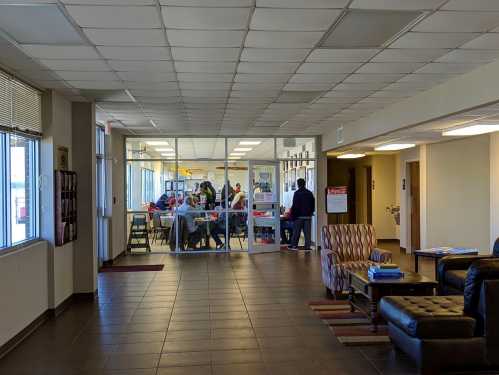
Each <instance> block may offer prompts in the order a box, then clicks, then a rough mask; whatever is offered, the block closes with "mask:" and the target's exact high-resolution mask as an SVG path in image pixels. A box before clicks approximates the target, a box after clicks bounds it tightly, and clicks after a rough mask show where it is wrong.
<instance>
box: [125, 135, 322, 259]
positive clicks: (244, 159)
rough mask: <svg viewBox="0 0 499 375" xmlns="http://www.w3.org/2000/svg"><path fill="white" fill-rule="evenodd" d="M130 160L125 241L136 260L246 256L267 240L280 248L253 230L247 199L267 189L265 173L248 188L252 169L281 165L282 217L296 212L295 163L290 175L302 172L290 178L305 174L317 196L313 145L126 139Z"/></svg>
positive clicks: (278, 199)
mask: <svg viewBox="0 0 499 375" xmlns="http://www.w3.org/2000/svg"><path fill="white" fill-rule="evenodd" d="M126 158H127V163H126V189H127V191H126V194H125V196H126V197H127V226H128V233H127V235H128V243H129V250H131V251H133V252H149V251H151V252H155V251H157V252H167V251H168V252H169V251H176V252H180V251H196V252H202V251H247V250H249V249H250V247H251V246H252V244H254V243H255V241H256V242H262V241H263V242H265V241H266V240H267V239H266V236H268V237H270V236H272V238H273V241H278V240H280V238H279V237H277V236H278V235H279V234H277V236H276V234H275V233H273V234H272V235H270V234H269V233H267V232H268V231H267V232H266V231H259V230H255V231H251V230H250V228H249V223H248V218H249V217H250V216H251V215H250V210H252V208H251V207H249V203H248V202H249V195H250V194H252V193H255V192H256V191H264V190H265V189H266V188H268V187H266V186H264V185H265V181H263V180H262V181H260V179H261V178H263V177H264V175H265V173H258V176H259V180H258V181H251V179H250V171H249V168H250V163H251V162H252V161H259V162H261V161H269V162H271V163H276V164H275V166H276V167H275V169H274V173H277V179H276V181H277V183H278V185H279V186H278V187H279V189H277V190H276V191H280V194H278V195H279V196H276V197H275V200H276V203H277V205H276V208H277V209H278V210H277V211H278V212H279V206H280V212H281V213H282V214H284V213H285V211H286V210H289V208H290V207H291V201H292V194H293V193H294V190H291V189H290V188H289V189H286V187H288V186H289V187H291V185H292V184H291V183H290V182H291V181H290V180H289V179H290V178H291V176H292V174H291V173H290V172H289V171H290V169H291V167H290V166H291V162H293V163H294V162H295V161H296V168H295V166H294V164H293V167H292V169H293V170H294V169H298V161H299V162H300V163H303V168H304V171H303V172H302V171H300V172H298V170H297V171H296V172H294V175H293V176H294V177H296V178H298V177H299V176H301V175H302V174H303V173H304V174H305V177H308V178H309V180H310V183H309V182H307V186H309V187H312V188H313V190H312V192H313V193H314V194H315V173H313V168H314V166H315V161H314V159H315V139H314V138H272V137H265V138H258V137H244V138H243V137H238V138H228V137H227V138H226V137H216V138H215V137H212V138H196V137H191V138H187V137H178V138H159V137H158V138H137V137H129V138H127V141H126ZM279 160H280V162H279ZM260 168H261V167H260ZM262 176H263V177H262ZM260 177H261V178H260ZM312 180H313V181H312ZM267 182H268V181H267ZM255 184H257V185H258V186H254V185H255ZM294 185H296V181H294ZM272 191H274V190H272ZM252 197H253V198H254V196H252ZM258 214H260V213H258ZM273 216H275V215H273ZM282 218H283V216H281V220H282ZM252 220H253V219H252ZM260 221H261V220H260ZM252 225H253V223H252ZM250 232H251V233H252V235H253V236H254V237H255V238H254V239H253V242H252V241H250V240H249V239H248V237H249V233H250ZM281 233H282V231H281ZM283 243H286V241H283Z"/></svg>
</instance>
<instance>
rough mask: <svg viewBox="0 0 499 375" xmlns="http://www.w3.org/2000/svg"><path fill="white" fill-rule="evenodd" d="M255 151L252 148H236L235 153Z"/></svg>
mask: <svg viewBox="0 0 499 375" xmlns="http://www.w3.org/2000/svg"><path fill="white" fill-rule="evenodd" d="M251 150H253V149H252V148H251V147H236V148H235V149H234V151H237V152H247V151H251Z"/></svg>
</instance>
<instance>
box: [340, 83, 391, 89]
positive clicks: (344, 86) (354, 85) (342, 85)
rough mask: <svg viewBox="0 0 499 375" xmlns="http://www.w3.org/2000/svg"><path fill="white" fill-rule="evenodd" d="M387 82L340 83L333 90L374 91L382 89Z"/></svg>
mask: <svg viewBox="0 0 499 375" xmlns="http://www.w3.org/2000/svg"><path fill="white" fill-rule="evenodd" d="M387 84H388V83H386V82H369V83H340V84H338V85H336V86H335V87H334V90H340V91H342V90H353V91H375V90H380V89H382V88H383V87H385V86H386V85H387Z"/></svg>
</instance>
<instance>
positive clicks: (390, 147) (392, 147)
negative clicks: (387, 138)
mask: <svg viewBox="0 0 499 375" xmlns="http://www.w3.org/2000/svg"><path fill="white" fill-rule="evenodd" d="M415 146H416V145H415V144H414V143H387V144H386V145H381V146H378V147H375V148H374V150H376V151H398V150H405V149H406V148H412V147H415Z"/></svg>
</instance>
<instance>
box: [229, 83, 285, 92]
mask: <svg viewBox="0 0 499 375" xmlns="http://www.w3.org/2000/svg"><path fill="white" fill-rule="evenodd" d="M283 87H284V83H282V82H278V83H272V82H263V83H245V82H235V83H234V85H233V86H232V90H238V91H242V90H280V89H282V88H283Z"/></svg>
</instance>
